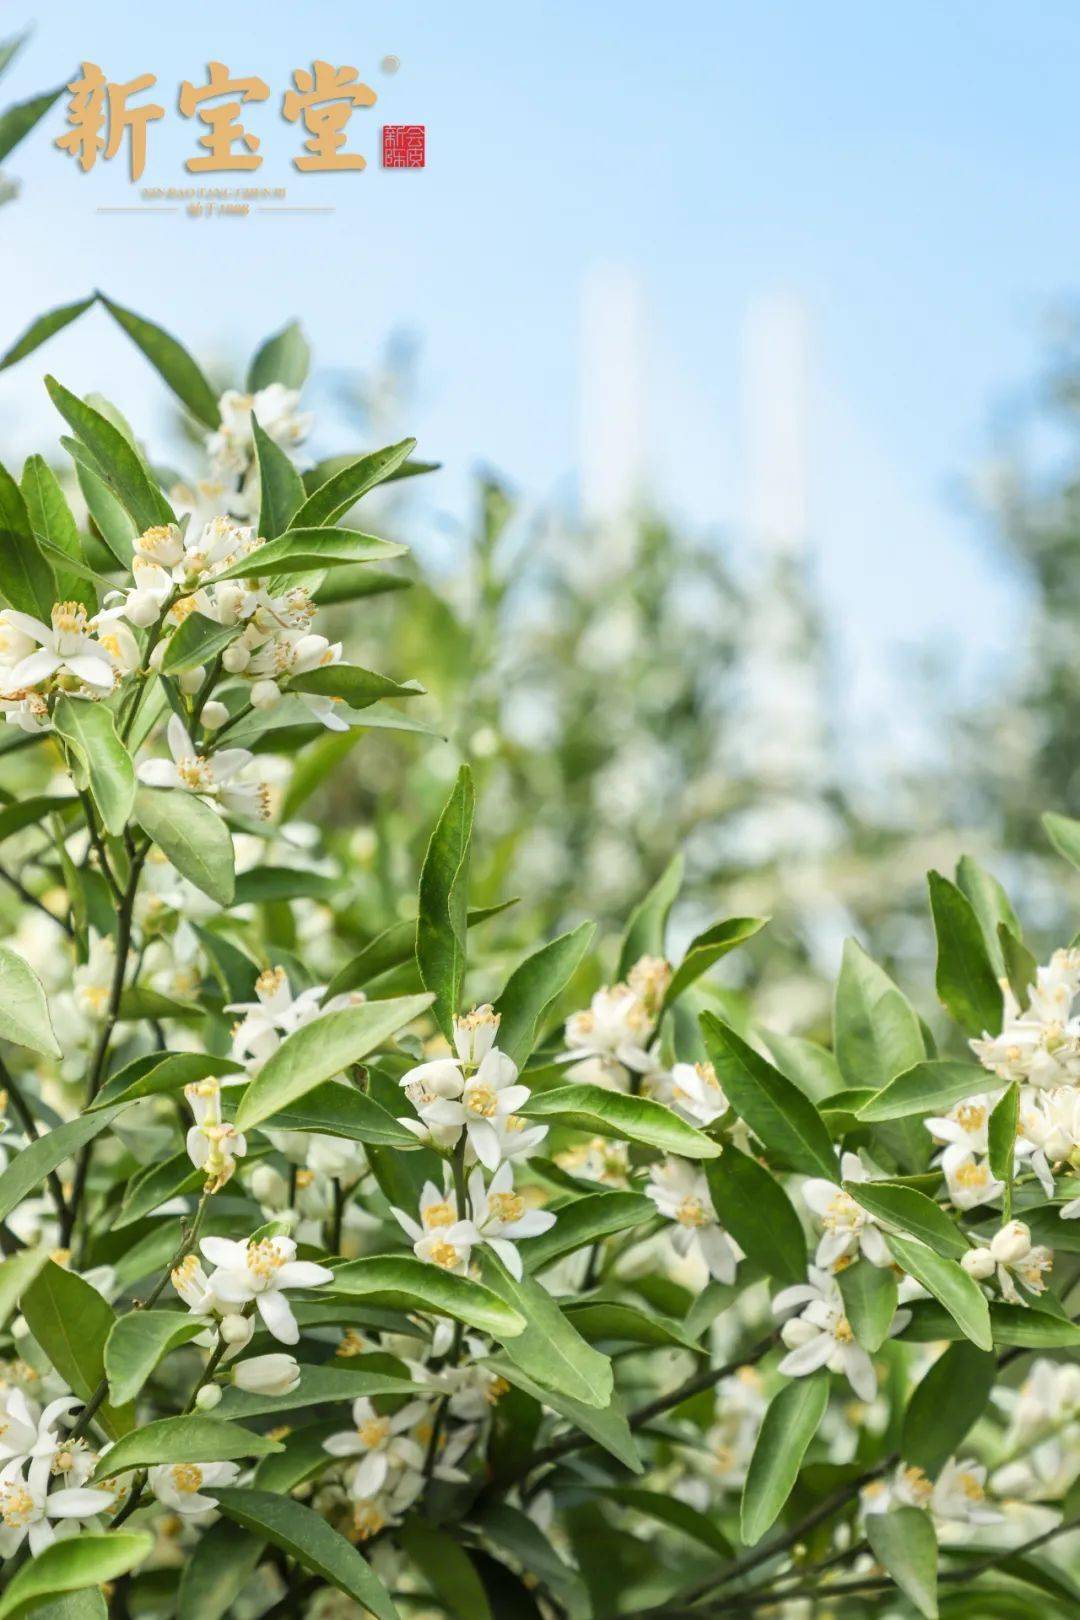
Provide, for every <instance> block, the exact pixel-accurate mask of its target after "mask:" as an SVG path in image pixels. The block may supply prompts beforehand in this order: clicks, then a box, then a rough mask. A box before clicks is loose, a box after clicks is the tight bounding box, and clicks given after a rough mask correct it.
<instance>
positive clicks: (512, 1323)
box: [331, 1255, 525, 1339]
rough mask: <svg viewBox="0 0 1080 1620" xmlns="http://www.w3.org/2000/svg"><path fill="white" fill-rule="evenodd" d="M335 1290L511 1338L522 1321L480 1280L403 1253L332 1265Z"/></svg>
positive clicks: (514, 1311) (520, 1317)
mask: <svg viewBox="0 0 1080 1620" xmlns="http://www.w3.org/2000/svg"><path fill="white" fill-rule="evenodd" d="M331 1287H332V1289H333V1292H334V1293H335V1294H345V1295H347V1296H349V1297H350V1298H354V1299H368V1298H373V1299H376V1300H381V1301H382V1303H384V1304H387V1305H390V1306H399V1307H401V1308H402V1309H404V1310H421V1311H434V1312H435V1313H436V1315H439V1316H450V1317H454V1318H455V1319H456V1320H457V1321H459V1322H464V1323H465V1325H466V1327H475V1328H479V1330H480V1332H481V1333H490V1334H492V1335H493V1336H494V1337H495V1338H498V1339H503V1338H512V1337H513V1336H514V1335H516V1334H519V1333H521V1332H522V1331H523V1329H524V1327H525V1318H524V1316H523V1315H522V1313H521V1311H520V1310H518V1309H517V1308H516V1307H515V1306H514V1305H513V1304H508V1303H507V1302H506V1301H505V1300H504V1299H503V1298H500V1296H499V1295H498V1294H497V1293H493V1292H492V1290H491V1289H490V1288H486V1287H485V1286H484V1285H483V1283H476V1282H473V1281H472V1280H471V1279H470V1278H468V1277H457V1276H453V1275H452V1274H451V1273H450V1272H446V1271H440V1270H439V1268H438V1266H428V1265H425V1264H424V1262H423V1261H422V1260H415V1259H413V1258H412V1256H405V1255H372V1256H370V1257H368V1258H365V1259H363V1260H348V1261H346V1262H345V1264H343V1265H340V1266H335V1267H334V1281H333V1283H332V1285H331Z"/></svg>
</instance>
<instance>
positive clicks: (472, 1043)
mask: <svg viewBox="0 0 1080 1620" xmlns="http://www.w3.org/2000/svg"><path fill="white" fill-rule="evenodd" d="M501 1023H502V1014H501V1013H497V1012H496V1011H495V1009H494V1007H493V1006H492V1005H491V1003H490V1002H489V1001H485V1002H484V1004H483V1006H481V1007H473V1008H472V1010H471V1012H467V1013H465V1014H463V1015H462V1016H461V1017H456V1018H455V1019H454V1050H455V1051H456V1052H457V1055H458V1061H459V1062H460V1063H462V1064H464V1066H465V1068H467V1069H477V1068H479V1066H480V1064H481V1063H482V1062H483V1061H484V1059H485V1058H486V1057H487V1055H488V1053H489V1052H490V1051H491V1049H492V1047H493V1046H494V1045H495V1038H496V1036H497V1035H498V1033H499V1025H500V1024H501Z"/></svg>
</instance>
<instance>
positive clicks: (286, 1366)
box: [232, 1351, 300, 1395]
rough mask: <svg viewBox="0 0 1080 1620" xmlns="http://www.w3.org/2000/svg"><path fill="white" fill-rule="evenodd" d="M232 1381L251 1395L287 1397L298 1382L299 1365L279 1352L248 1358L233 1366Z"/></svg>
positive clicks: (292, 1358) (293, 1358) (293, 1357)
mask: <svg viewBox="0 0 1080 1620" xmlns="http://www.w3.org/2000/svg"><path fill="white" fill-rule="evenodd" d="M232 1381H233V1383H234V1384H235V1385H236V1387H237V1389H243V1390H247V1391H248V1392H249V1393H250V1394H252V1395H289V1394H291V1393H292V1391H293V1390H294V1389H295V1388H296V1387H297V1385H298V1384H299V1382H300V1363H299V1362H298V1361H297V1359H296V1357H295V1356H287V1355H283V1354H282V1353H281V1352H280V1351H274V1352H271V1353H270V1354H269V1355H265V1356H250V1357H249V1358H248V1360H247V1361H238V1362H237V1363H236V1364H235V1366H234V1367H233V1370H232Z"/></svg>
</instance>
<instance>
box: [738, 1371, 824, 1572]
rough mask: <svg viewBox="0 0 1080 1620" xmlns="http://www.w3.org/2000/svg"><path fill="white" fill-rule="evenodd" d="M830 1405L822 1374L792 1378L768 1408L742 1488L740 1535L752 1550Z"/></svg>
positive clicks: (791, 1482)
mask: <svg viewBox="0 0 1080 1620" xmlns="http://www.w3.org/2000/svg"><path fill="white" fill-rule="evenodd" d="M828 1404H829V1375H828V1373H827V1372H825V1371H824V1370H822V1371H820V1372H815V1373H811V1374H810V1375H809V1377H807V1378H793V1379H792V1380H791V1382H790V1383H788V1384H785V1385H784V1387H783V1389H781V1390H779V1391H778V1392H777V1394H775V1395H774V1396H773V1398H772V1400H771V1401H770V1402H769V1409H768V1411H767V1412H766V1413H765V1420H764V1422H763V1423H762V1425H761V1430H760V1432H759V1434H758V1437H757V1443H756V1445H755V1446H754V1453H753V1456H752V1457H751V1459H750V1467H749V1470H748V1471H747V1475H746V1484H745V1485H744V1486H743V1493H742V1503H741V1508H740V1533H741V1535H742V1539H743V1541H744V1543H745V1544H746V1545H747V1546H748V1547H752V1546H754V1545H755V1543H756V1542H759V1541H760V1540H761V1538H762V1536H763V1535H764V1534H765V1532H766V1530H768V1528H769V1526H770V1525H772V1524H773V1523H775V1521H776V1519H777V1517H778V1515H779V1514H780V1512H781V1510H782V1508H783V1506H784V1503H785V1502H786V1501H787V1499H788V1497H789V1496H790V1495H791V1492H792V1489H793V1487H794V1484H795V1481H796V1479H797V1478H798V1476H799V1469H800V1468H801V1467H802V1460H803V1457H804V1456H805V1455H806V1449H807V1447H808V1446H809V1444H810V1442H811V1440H812V1439H813V1438H814V1436H815V1434H816V1433H817V1431H818V1425H819V1424H820V1422H821V1420H822V1418H823V1417H824V1415H825V1408H826V1406H827V1405H828Z"/></svg>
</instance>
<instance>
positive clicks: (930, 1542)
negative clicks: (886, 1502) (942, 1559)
mask: <svg viewBox="0 0 1080 1620" xmlns="http://www.w3.org/2000/svg"><path fill="white" fill-rule="evenodd" d="M866 1537H867V1540H868V1541H869V1543H870V1545H871V1547H872V1548H873V1550H874V1555H875V1557H876V1558H877V1560H878V1562H879V1563H881V1564H884V1566H885V1568H886V1569H887V1570H888V1572H889V1574H890V1575H891V1576H892V1578H893V1580H894V1581H895V1582H896V1584H897V1586H898V1587H899V1588H900V1590H901V1592H903V1593H904V1594H905V1596H906V1597H909V1598H910V1599H911V1601H912V1603H914V1605H915V1607H916V1608H917V1609H918V1611H919V1613H920V1614H921V1615H925V1616H926V1620H937V1612H938V1602H937V1540H936V1538H935V1536H934V1524H933V1520H932V1519H931V1517H930V1515H929V1513H924V1512H923V1511H922V1510H921V1509H920V1508H914V1507H896V1508H890V1509H889V1510H888V1512H887V1513H868V1514H867V1515H866Z"/></svg>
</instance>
